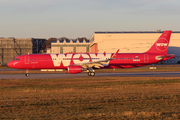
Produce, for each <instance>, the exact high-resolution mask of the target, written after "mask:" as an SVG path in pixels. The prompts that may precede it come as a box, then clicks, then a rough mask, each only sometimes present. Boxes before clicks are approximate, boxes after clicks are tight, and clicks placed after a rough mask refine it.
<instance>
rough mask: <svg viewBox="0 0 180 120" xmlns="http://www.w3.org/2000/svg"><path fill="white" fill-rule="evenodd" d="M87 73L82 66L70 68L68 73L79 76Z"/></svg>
mask: <svg viewBox="0 0 180 120" xmlns="http://www.w3.org/2000/svg"><path fill="white" fill-rule="evenodd" d="M82 71H85V70H84V69H83V68H82V67H81V66H68V68H67V70H66V73H69V74H77V73H81V72H82Z"/></svg>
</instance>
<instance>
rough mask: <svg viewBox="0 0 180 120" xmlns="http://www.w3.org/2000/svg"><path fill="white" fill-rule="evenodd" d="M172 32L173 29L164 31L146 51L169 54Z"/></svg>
mask: <svg viewBox="0 0 180 120" xmlns="http://www.w3.org/2000/svg"><path fill="white" fill-rule="evenodd" d="M171 32H172V31H171V30H168V31H164V32H163V33H162V35H161V36H160V37H159V38H158V40H157V41H156V42H155V43H154V44H153V46H152V47H151V48H150V49H149V50H148V51H147V52H146V53H161V54H167V50H168V46H169V41H170V37H171Z"/></svg>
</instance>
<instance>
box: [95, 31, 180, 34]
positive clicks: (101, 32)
mask: <svg viewBox="0 0 180 120" xmlns="http://www.w3.org/2000/svg"><path fill="white" fill-rule="evenodd" d="M163 32H164V31H97V32H94V33H96V34H104V33H105V34H108V33H110V34H112V33H163ZM172 33H180V31H172Z"/></svg>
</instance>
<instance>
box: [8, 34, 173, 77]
mask: <svg viewBox="0 0 180 120" xmlns="http://www.w3.org/2000/svg"><path fill="white" fill-rule="evenodd" d="M171 32H172V31H164V32H163V34H162V35H161V36H160V37H159V39H158V40H157V41H156V42H155V43H154V44H153V46H152V47H151V48H150V49H149V50H148V51H147V52H145V53H118V52H119V50H117V52H116V53H66V54H27V55H21V56H18V57H16V58H15V59H14V60H13V61H11V62H9V63H8V66H9V67H11V68H16V69H26V70H27V72H26V74H25V75H26V76H29V70H34V69H65V70H66V72H67V73H69V74H76V73H81V72H83V71H85V72H87V73H88V75H89V76H94V75H95V69H101V68H133V67H140V66H145V65H148V64H154V63H157V62H162V61H165V60H168V59H171V58H174V55H171V54H167V50H168V45H169V40H170V36H171Z"/></svg>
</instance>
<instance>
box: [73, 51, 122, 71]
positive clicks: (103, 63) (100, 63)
mask: <svg viewBox="0 0 180 120" xmlns="http://www.w3.org/2000/svg"><path fill="white" fill-rule="evenodd" d="M118 52H119V49H118V50H117V52H116V53H115V54H113V56H112V57H111V58H109V59H102V60H96V61H93V62H86V63H79V64H74V65H80V66H82V67H83V68H92V67H94V68H100V67H104V66H108V64H109V61H110V60H113V59H115V58H116V56H117V54H118Z"/></svg>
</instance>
